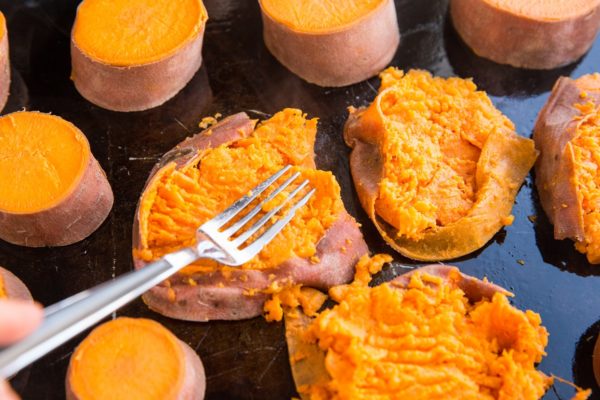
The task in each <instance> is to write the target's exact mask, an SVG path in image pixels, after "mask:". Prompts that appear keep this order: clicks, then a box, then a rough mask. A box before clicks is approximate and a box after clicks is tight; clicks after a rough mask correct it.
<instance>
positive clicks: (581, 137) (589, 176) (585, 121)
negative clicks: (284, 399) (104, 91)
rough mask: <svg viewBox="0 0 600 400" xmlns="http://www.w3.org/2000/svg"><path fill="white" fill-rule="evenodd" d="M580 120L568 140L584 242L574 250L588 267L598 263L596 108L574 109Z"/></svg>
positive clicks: (599, 125) (599, 131) (599, 120)
mask: <svg viewBox="0 0 600 400" xmlns="http://www.w3.org/2000/svg"><path fill="white" fill-rule="evenodd" d="M576 107H577V108H578V109H579V111H580V113H581V116H580V117H579V118H580V120H579V123H578V126H577V132H576V136H575V137H574V138H573V139H572V140H571V142H570V143H571V146H572V149H573V157H574V161H575V179H574V181H575V184H576V185H577V192H578V198H579V199H580V201H581V208H582V210H583V213H582V214H583V228H584V233H585V237H584V240H582V241H580V242H577V243H576V244H575V247H576V248H577V250H578V251H580V252H581V253H584V254H586V255H587V258H588V260H589V261H590V263H593V264H598V263H600V172H599V171H598V167H599V166H600V107H598V106H596V105H595V104H594V103H592V102H588V103H585V104H580V105H576Z"/></svg>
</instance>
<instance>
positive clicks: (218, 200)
mask: <svg viewBox="0 0 600 400" xmlns="http://www.w3.org/2000/svg"><path fill="white" fill-rule="evenodd" d="M255 124H256V121H252V120H250V119H249V118H248V116H247V115H246V114H244V113H240V114H236V115H233V116H231V117H229V118H226V119H224V120H223V121H221V122H220V123H218V124H217V125H214V126H213V127H211V128H210V129H208V130H206V131H204V132H202V133H200V134H198V135H196V136H194V137H192V138H189V139H187V140H186V141H184V142H183V143H181V144H180V145H179V146H177V147H176V148H175V149H173V150H171V151H170V152H168V153H167V154H165V156H164V157H163V161H161V163H159V165H158V166H157V167H155V169H154V170H153V171H152V172H151V174H150V178H149V180H148V183H147V185H146V188H145V189H144V193H143V195H142V197H141V199H140V202H139V204H138V210H137V212H136V218H135V223H134V233H133V234H134V261H135V266H136V268H142V267H143V266H144V265H145V264H146V263H147V262H150V261H152V260H155V259H157V258H158V257H161V256H162V255H164V254H166V253H168V252H170V251H173V250H175V249H178V248H181V247H183V246H189V245H192V244H193V243H194V242H195V240H196V236H195V231H196V229H197V227H198V226H200V225H201V224H202V223H203V222H204V221H207V220H208V219H210V218H212V217H213V216H214V215H216V214H217V213H219V212H220V211H222V210H223V209H225V208H226V207H227V206H228V205H229V204H231V203H233V201H235V200H236V199H237V198H239V197H241V196H242V195H244V194H246V193H247V192H248V191H249V190H250V189H252V188H253V187H255V186H256V185H257V184H258V183H259V182H261V181H262V180H264V179H266V178H267V177H268V176H270V175H271V174H273V173H274V172H275V171H277V170H279V169H280V168H281V167H283V165H285V164H291V165H292V166H293V170H294V171H298V172H300V174H301V175H302V177H303V178H305V179H308V180H309V181H310V184H311V185H312V186H313V187H314V188H316V190H317V191H316V193H315V195H314V196H313V197H312V198H311V200H310V201H309V203H308V204H307V206H305V207H302V208H301V209H300V210H299V211H298V212H297V214H296V215H295V217H294V218H293V219H292V221H291V222H290V224H288V225H287V226H286V227H285V228H284V230H283V231H282V232H281V233H280V234H279V235H278V236H277V237H276V238H275V239H274V240H273V241H272V242H271V243H270V244H269V245H268V246H267V247H266V248H265V249H263V251H262V252H261V253H260V254H259V255H258V256H257V257H255V258H254V259H253V260H251V261H250V262H248V263H246V264H244V265H242V266H241V267H236V268H229V267H225V266H222V265H219V264H217V263H215V262H211V261H207V260H200V261H198V262H195V263H193V264H192V265H190V266H188V267H186V268H185V269H184V270H183V271H181V273H179V274H177V275H176V276H175V277H173V278H172V279H169V281H167V282H165V283H163V284H162V285H159V286H157V287H155V288H153V289H152V290H151V291H149V292H148V293H146V294H145V295H144V301H145V302H146V303H147V304H148V306H149V307H150V308H152V309H153V310H155V311H158V312H160V313H162V314H164V315H167V316H169V317H173V318H179V319H186V320H195V321H205V320H212V319H244V318H251V317H254V316H257V315H260V314H261V313H263V307H264V303H265V300H267V299H268V297H269V296H270V295H272V294H274V293H276V292H277V291H278V290H281V289H283V288H285V287H288V286H291V285H296V284H301V285H305V286H309V287H317V288H328V287H330V286H332V285H336V284H341V283H345V282H348V281H350V280H351V279H352V275H353V266H354V264H355V262H356V260H357V259H358V257H360V256H361V255H362V254H365V253H366V252H367V247H366V244H365V242H364V240H363V238H362V234H361V233H360V231H359V229H358V226H357V224H356V222H355V221H354V219H353V218H352V217H350V216H349V215H348V213H347V212H346V211H345V209H344V206H343V203H342V201H341V198H340V188H339V185H338V184H337V182H336V180H335V178H334V177H333V175H332V174H331V173H329V172H324V171H319V170H316V169H315V164H314V151H313V147H314V141H315V135H316V124H317V121H316V119H312V120H307V119H306V118H305V116H304V115H303V114H302V113H301V111H299V110H294V109H286V110H283V111H281V112H279V113H277V114H275V115H274V116H273V117H272V118H271V119H269V120H267V121H264V122H263V123H261V124H260V125H259V126H258V127H257V128H256V129H255Z"/></svg>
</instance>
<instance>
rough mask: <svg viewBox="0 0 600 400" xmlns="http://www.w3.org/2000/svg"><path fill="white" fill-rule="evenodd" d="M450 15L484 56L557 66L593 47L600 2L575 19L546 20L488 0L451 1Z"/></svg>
mask: <svg viewBox="0 0 600 400" xmlns="http://www.w3.org/2000/svg"><path fill="white" fill-rule="evenodd" d="M584 11H585V10H584ZM450 16H451V18H452V22H453V24H454V27H455V28H456V31H457V32H458V33H459V35H460V36H461V37H462V39H463V40H464V41H465V42H466V43H467V45H469V47H470V48H471V49H472V50H473V51H474V52H475V53H476V54H477V55H479V56H480V57H484V58H487V59H490V60H492V61H495V62H497V63H500V64H509V65H512V66H514V67H518V68H528V69H552V68H557V67H561V66H563V65H567V64H571V63H572V62H574V61H576V60H577V59H579V58H580V57H581V56H582V55H583V54H585V53H586V52H587V51H588V50H589V48H590V47H591V46H592V44H593V42H594V38H595V37H596V34H597V33H598V29H599V28H600V3H598V5H597V6H596V7H595V8H594V9H592V10H591V11H589V12H587V13H585V12H584V13H582V14H581V15H579V16H577V17H574V18H570V19H563V20H558V19H557V20H550V19H546V20H542V19H532V18H526V17H524V16H519V15H515V14H512V13H510V12H508V11H506V10H501V9H498V8H497V7H495V6H494V5H492V4H490V3H489V2H488V1H486V0H451V1H450Z"/></svg>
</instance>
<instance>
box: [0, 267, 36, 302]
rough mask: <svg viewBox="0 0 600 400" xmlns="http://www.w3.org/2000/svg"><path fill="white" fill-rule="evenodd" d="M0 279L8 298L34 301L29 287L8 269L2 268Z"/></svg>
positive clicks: (0, 269) (0, 268)
mask: <svg viewBox="0 0 600 400" xmlns="http://www.w3.org/2000/svg"><path fill="white" fill-rule="evenodd" d="M0 277H1V278H2V284H3V286H4V291H5V292H6V296H7V297H8V298H9V299H12V300H25V301H33V298H32V297H31V293H30V292H29V289H27V286H25V284H24V283H23V282H22V281H21V280H20V279H19V278H17V277H16V276H15V275H14V274H13V273H12V272H10V271H9V270H7V269H6V268H2V267H0Z"/></svg>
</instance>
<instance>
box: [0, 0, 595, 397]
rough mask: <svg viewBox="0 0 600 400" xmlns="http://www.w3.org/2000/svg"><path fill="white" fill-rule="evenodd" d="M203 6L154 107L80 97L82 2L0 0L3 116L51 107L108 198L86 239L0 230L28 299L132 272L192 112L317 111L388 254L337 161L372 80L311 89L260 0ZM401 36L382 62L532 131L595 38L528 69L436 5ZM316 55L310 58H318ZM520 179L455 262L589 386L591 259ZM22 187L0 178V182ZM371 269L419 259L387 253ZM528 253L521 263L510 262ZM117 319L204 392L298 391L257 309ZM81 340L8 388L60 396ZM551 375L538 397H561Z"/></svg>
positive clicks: (323, 153) (332, 154)
mask: <svg viewBox="0 0 600 400" xmlns="http://www.w3.org/2000/svg"><path fill="white" fill-rule="evenodd" d="M205 3H206V7H207V9H208V13H209V16H210V20H209V22H208V25H207V28H206V35H205V41H204V59H205V62H204V65H203V67H202V69H201V70H200V71H199V72H198V74H197V75H196V76H195V77H194V79H193V80H192V81H191V82H190V84H189V85H188V86H187V87H186V88H185V89H184V90H183V91H182V92H181V93H180V94H179V95H177V96H176V97H175V98H173V99H172V100H170V101H169V102H167V103H166V104H164V105H163V106H161V107H158V108H156V109H153V110H149V111H144V112H138V113H115V112H110V111H106V110H103V109H100V108H98V107H96V106H94V105H92V104H91V103H89V102H87V101H86V100H84V99H83V98H82V97H81V96H80V95H79V94H78V93H77V91H76V90H75V87H74V86H73V84H72V82H71V81H70V79H69V74H70V57H69V34H70V29H71V25H72V23H73V19H74V15H75V7H76V5H77V1H73V0H72V1H66V0H54V1H53V0H0V10H2V12H3V13H4V14H5V15H6V17H7V21H8V29H9V36H10V55H11V61H12V81H13V83H12V87H11V96H10V98H9V103H8V105H7V107H6V109H5V110H4V112H5V113H8V112H12V111H16V110H19V109H23V108H25V109H27V110H39V111H43V112H51V113H53V114H56V115H59V116H61V117H63V118H65V119H67V120H69V121H72V122H73V123H75V125H77V126H78V127H79V128H81V130H82V131H83V132H84V133H85V134H86V135H87V137H88V138H89V140H90V142H91V146H92V151H93V153H94V155H95V156H96V158H97V159H98V161H99V162H100V164H101V165H102V167H103V168H104V170H105V171H106V173H107V175H108V178H109V180H110V183H111V185H112V187H113V190H114V193H115V206H114V208H113V210H112V212H111V214H110V216H109V217H108V219H107V221H106V222H105V223H104V224H103V225H102V226H101V227H100V229H99V230H98V231H96V232H95V233H94V234H93V235H92V236H91V237H89V238H88V239H86V240H84V241H82V242H80V243H78V244H75V245H72V246H68V247H64V248H53V249H28V248H24V247H18V246H13V245H9V244H7V243H4V242H1V241H0V265H3V266H5V267H7V268H8V269H10V270H11V271H13V272H14V273H15V274H17V275H18V276H20V277H21V278H22V280H23V281H24V282H25V283H26V284H27V286H28V287H29V288H30V289H31V291H32V293H33V296H34V297H35V299H36V300H38V301H39V302H41V303H43V304H44V305H49V304H51V303H54V302H56V301H58V300H60V299H62V298H64V297H66V296H69V295H71V294H73V293H76V292H79V291H81V290H83V289H86V288H88V287H90V286H92V285H95V284H97V283H100V282H103V281H106V280H109V279H111V278H113V277H114V276H116V275H120V274H122V273H123V272H126V271H129V270H130V269H131V268H132V262H131V224H132V220H133V214H134V210H135V206H136V201H137V199H138V197H139V195H140V192H141V189H142V185H143V184H144V182H145V180H146V178H147V175H148V173H149V171H150V169H151V168H152V166H153V164H154V163H155V162H156V161H157V160H158V158H159V157H160V156H161V154H162V153H164V152H166V151H167V150H169V149H170V148H171V147H172V146H174V145H175V144H177V143H178V142H179V141H181V140H182V139H183V138H185V137H186V136H188V135H190V134H193V133H195V132H197V131H198V130H199V128H198V122H199V120H200V119H201V117H203V116H206V115H213V114H214V113H216V112H220V113H222V114H223V115H228V114H231V113H234V112H237V111H247V112H249V113H250V114H251V115H252V116H253V117H260V118H263V117H267V116H268V115H270V114H272V113H274V112H276V111H278V110H280V109H282V108H283V107H299V108H301V109H302V110H304V111H305V112H307V113H308V114H309V116H318V117H319V118H320V123H319V134H318V138H317V164H318V166H319V167H320V168H322V169H327V170H331V171H333V172H334V173H335V175H336V176H337V178H338V180H339V182H340V183H341V185H342V188H343V197H344V201H345V204H346V207H347V208H348V210H349V212H350V213H351V214H352V215H354V216H355V217H357V218H358V220H359V221H360V222H361V223H362V224H363V232H364V234H365V237H366V239H367V242H368V243H369V245H370V247H371V250H372V251H373V252H391V253H393V251H392V249H391V248H389V247H387V246H386V245H385V244H384V243H383V241H382V240H381V239H380V237H379V236H378V235H377V232H376V231H375V229H374V228H373V226H372V224H371V223H370V222H369V220H368V219H367V218H366V215H365V214H364V212H363V211H362V210H361V209H360V206H359V204H358V201H357V198H356V194H355V193H354V190H353V188H352V185H351V178H350V174H349V171H348V149H347V148H346V147H345V146H344V144H343V141H342V137H341V132H342V126H343V123H344V120H345V118H346V116H347V112H346V107H348V106H350V105H354V106H360V105H366V104H368V102H369V101H370V100H372V99H373V97H374V95H375V93H376V88H377V86H378V79H376V78H374V79H371V80H369V81H367V82H363V83H360V84H357V85H354V86H350V87H346V88H341V89H323V88H320V87H317V86H313V85H310V84H307V83H306V82H304V81H302V80H301V79H299V78H297V77H296V76H294V75H293V74H291V73H290V72H288V71H287V70H286V69H285V68H284V67H282V66H281V65H280V64H279V63H278V62H277V61H276V60H275V59H274V58H273V57H272V56H271V55H270V54H269V52H268V51H267V50H266V48H265V46H264V44H263V41H262V34H261V29H262V27H261V21H260V12H259V8H258V4H257V1H251V0H247V1H241V0H205ZM396 5H397V11H398V18H399V24H400V29H401V33H402V39H401V46H400V48H399V50H398V52H397V54H396V56H395V57H394V60H393V62H392V65H395V66H398V67H400V68H404V69H409V68H423V69H427V70H429V71H431V72H433V73H434V74H437V75H441V76H451V75H458V76H461V77H472V78H473V79H474V81H475V82H476V83H477V85H478V86H479V87H480V88H481V89H484V90H486V91H487V92H488V93H489V94H490V96H491V97H492V99H493V101H494V103H495V104H496V106H497V107H498V108H499V109H500V110H502V111H503V112H504V113H505V114H506V115H508V116H509V117H510V118H511V119H512V120H513V121H514V122H515V124H516V126H517V131H518V132H519V133H520V134H521V135H523V136H527V137H529V136H531V131H532V128H533V124H534V121H535V118H536V115H537V113H538V111H539V110H540V108H541V106H542V105H543V104H544V102H545V101H546V99H547V97H548V94H549V91H550V90H551V88H552V85H553V83H554V81H555V80H556V79H557V78H558V77H559V76H561V75H570V76H573V77H578V76H581V75H583V74H586V73H590V72H593V71H595V70H597V69H598V67H599V66H598V64H599V62H600V43H599V42H600V40H597V41H596V44H595V45H594V47H593V48H592V50H591V51H590V52H589V53H588V54H587V55H586V56H584V58H583V59H582V60H580V61H578V62H577V63H576V64H573V65H570V66H567V67H564V68H561V69H558V70H553V71H525V70H519V69H514V68H510V67H505V66H501V65H498V64H494V63H492V62H489V61H486V60H483V59H480V58H478V57H477V56H475V55H474V54H473V53H472V52H471V51H470V50H469V49H468V48H467V47H466V46H465V45H464V44H463V43H462V42H461V41H460V39H459V38H458V37H457V35H456V33H455V32H454V30H453V28H452V26H451V23H450V22H449V21H448V18H447V1H440V0H420V1H410V0H399V1H396ZM315 56H316V55H315ZM533 179H534V178H533V177H532V176H530V177H528V179H527V181H526V183H525V185H524V186H523V188H522V189H521V191H520V193H519V196H518V198H517V203H516V205H515V207H514V210H513V213H514V215H515V222H514V224H513V225H512V226H510V227H507V228H506V229H504V230H502V231H500V232H499V233H498V234H497V235H496V236H495V237H494V239H493V240H492V241H491V242H490V243H489V244H488V245H487V246H485V247H484V248H483V249H482V250H480V251H478V252H476V253H474V254H473V255H471V256H468V257H464V258H462V259H460V260H457V261H455V262H453V264H456V265H458V266H460V267H461V269H462V270H463V271H465V272H467V273H470V274H473V275H476V276H479V277H483V276H487V277H488V278H489V279H491V280H492V281H494V282H496V283H499V284H501V285H503V286H504V287H506V288H508V289H510V290H512V291H514V293H515V294H516V297H515V298H514V299H513V303H514V304H515V305H516V306H518V307H519V308H522V309H526V308H528V309H532V310H535V311H537V312H539V313H540V314H541V315H542V319H543V321H544V325H545V326H546V327H547V328H548V330H549V332H550V343H549V345H548V347H547V349H546V350H547V352H548V356H547V357H546V358H545V359H544V361H543V362H542V363H541V364H540V366H539V367H540V369H541V370H542V371H544V372H545V373H547V374H555V375H557V376H560V377H563V378H565V379H567V380H571V381H574V382H575V383H577V384H578V385H581V386H584V387H592V388H594V398H595V399H600V388H598V387H597V386H596V385H595V383H594V380H593V377H592V372H591V368H592V364H591V351H592V348H593V341H594V340H595V338H596V337H597V335H598V332H599V331H600V322H599V321H600V266H595V267H594V266H591V265H589V264H588V263H587V261H586V259H585V257H584V256H582V255H580V254H579V253H577V252H576V251H575V250H574V248H573V244H572V242H570V241H556V240H554V239H553V238H552V227H551V226H550V225H549V223H548V220H547V219H546V217H545V216H544V214H543V212H542V210H541V208H540V206H539V201H538V198H537V194H536V192H535V190H534V188H533ZM9 184H18V183H16V182H0V185H9ZM395 258H396V263H394V265H393V266H392V267H390V268H388V269H386V270H385V271H384V272H383V273H382V274H381V276H380V279H385V280H387V279H390V278H392V277H393V276H395V275H397V274H399V273H402V272H403V271H405V267H403V265H413V264H414V263H412V262H410V261H409V260H406V259H403V258H402V257H400V256H398V255H395ZM521 264H523V265H521ZM117 315H127V316H136V317H146V318H153V319H155V320H158V321H159V322H161V323H163V324H164V325H165V326H166V327H168V328H169V329H171V330H172V331H173V332H174V333H175V334H176V335H177V336H178V337H179V338H181V339H182V340H184V341H185V342H187V343H188V344H190V346H191V347H192V348H194V349H195V350H196V351H197V352H198V353H199V354H200V356H201V358H202V361H203V362H204V366H205V368H206V371H207V385H208V388H207V398H208V399H289V398H290V397H291V396H293V395H294V394H295V391H294V385H293V382H292V379H291V374H290V370H289V366H288V362H287V350H286V347H285V342H284V338H283V325H282V324H281V323H267V322H265V321H264V320H263V319H262V318H255V319H252V320H249V321H241V322H210V323H190V322H182V321H176V320H170V319H167V318H164V317H162V316H160V315H158V314H155V313H153V312H151V311H149V310H148V309H147V308H146V307H145V306H144V304H143V303H142V302H141V301H139V300H138V301H136V302H134V303H132V304H131V305H129V306H127V307H125V308H123V309H122V310H120V311H119V312H118V313H117ZM82 338H83V336H80V337H78V338H76V339H75V340H73V341H71V342H69V343H68V344H66V345H64V346H62V347H61V348H59V349H58V350H56V351H54V352H53V353H51V354H49V355H48V356H46V357H45V358H44V359H42V360H40V361H39V362H37V363H36V364H34V365H33V366H31V367H29V368H27V369H26V370H24V371H22V372H21V373H20V374H19V375H18V376H17V377H16V378H15V379H13V385H14V386H15V388H16V389H17V391H18V392H19V393H20V394H21V395H22V396H23V398H24V399H62V398H64V377H65V373H66V369H67V365H68V360H69V356H70V355H71V353H72V350H73V347H74V346H76V345H77V343H78V342H79V341H80V340H81V339H82ZM572 393H573V392H572V390H571V389H569V388H568V387H566V386H565V385H562V384H559V385H558V386H557V388H556V389H550V390H549V391H548V393H547V394H546V397H545V399H560V398H563V399H564V398H569V397H570V396H571V395H572Z"/></svg>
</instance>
